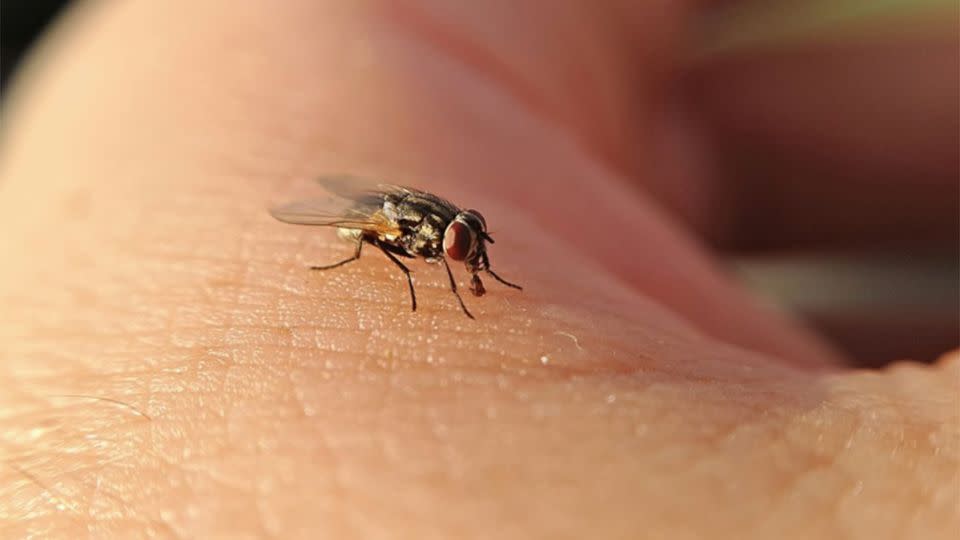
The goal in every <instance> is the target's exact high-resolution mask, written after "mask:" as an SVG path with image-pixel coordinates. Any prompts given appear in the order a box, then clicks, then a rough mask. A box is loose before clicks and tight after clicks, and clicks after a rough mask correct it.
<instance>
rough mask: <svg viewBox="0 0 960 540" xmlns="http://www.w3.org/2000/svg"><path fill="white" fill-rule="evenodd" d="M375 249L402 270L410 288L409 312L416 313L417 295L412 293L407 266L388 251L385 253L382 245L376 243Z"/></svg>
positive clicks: (411, 283) (410, 278) (411, 279)
mask: <svg viewBox="0 0 960 540" xmlns="http://www.w3.org/2000/svg"><path fill="white" fill-rule="evenodd" d="M377 247H378V248H380V251H382V252H383V254H384V255H386V256H387V258H388V259H390V260H391V261H393V264H395V265H397V266H399V267H400V270H403V273H404V274H405V275H406V276H407V285H409V286H410V310H411V311H416V310H417V293H415V292H414V291H413V278H412V277H410V269H409V268H407V265H405V264H403V263H402V262H400V259H398V258H396V257H394V256H393V253H390V252H389V251H387V250H386V248H384V247H383V245H382V244H380V243H379V242H377Z"/></svg>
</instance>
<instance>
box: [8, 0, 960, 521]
mask: <svg viewBox="0 0 960 540" xmlns="http://www.w3.org/2000/svg"><path fill="white" fill-rule="evenodd" d="M534 4H536V3H533V2H531V3H526V4H525V3H519V4H518V3H514V2H506V1H505V2H493V3H489V4H487V5H485V6H484V7H483V8H482V9H481V8H475V7H469V6H470V5H471V4H468V3H452V2H443V1H439V0H437V1H427V0H423V1H409V2H377V1H371V2H315V1H313V0H298V1H290V2H284V3H282V6H281V5H278V4H277V3H272V2H249V3H246V2H243V3H239V2H236V3H235V2H225V1H220V2H217V1H211V2H202V3H189V4H188V3H182V4H178V3H176V2H141V3H135V2H104V3H92V4H87V5H82V6H81V7H79V8H78V9H77V10H75V11H74V12H73V13H71V14H70V17H69V18H68V20H66V21H64V23H63V24H62V25H61V27H60V28H59V29H58V30H57V32H56V33H55V34H54V35H53V36H52V37H51V38H49V39H48V40H47V43H45V46H44V47H43V48H42V49H41V50H40V52H39V53H37V57H36V58H35V59H34V61H33V62H32V65H31V66H30V67H29V69H28V70H27V71H26V72H25V73H24V74H23V75H22V78H21V80H20V81H19V83H18V88H17V89H16V91H15V93H14V94H13V95H12V96H11V99H10V100H9V102H8V103H6V104H5V108H6V109H5V111H4V116H5V118H4V126H3V140H2V153H0V229H2V230H3V231H4V234H3V235H0V260H2V264H0V389H2V391H0V459H2V461H0V537H4V538H7V537H9V538H17V537H22V536H27V535H29V534H36V535H40V536H45V537H64V538H67V537H69V538H75V537H84V536H89V537H94V538H100V537H150V536H155V537H160V538H181V537H188V538H214V537H234V538H249V537H276V538H316V537H324V538H379V537H390V538H396V537H401V538H450V537H457V538H491V537H497V538H589V537H593V538H637V537H638V535H644V536H646V537H650V538H703V537H708V536H712V537H730V538H734V537H736V538H773V537H778V538H779V537H788V538H789V537H797V538H817V537H820V538H829V537H851V538H949V537H950V536H951V535H952V534H953V532H955V531H956V530H957V527H958V526H960V516H958V512H957V508H958V504H960V496H958V488H957V486H958V482H960V472H958V455H960V429H958V409H960V403H958V397H957V392H956V385H957V381H958V376H960V372H958V370H960V363H958V359H957V355H956V354H953V355H951V356H945V357H944V358H943V359H942V360H941V361H940V362H938V363H937V364H935V365H933V366H923V365H919V364H911V363H899V364H896V365H894V366H892V367H890V368H888V369H886V370H883V371H878V372H855V371H849V370H845V369H843V368H841V367H840V366H842V363H843V358H842V357H841V355H840V354H838V353H836V352H834V351H832V350H831V349H830V348H829V347H828V346H826V345H825V344H823V343H821V342H820V341H818V340H817V338H816V337H815V336H812V335H811V334H810V333H808V332H806V331H804V330H803V329H801V328H800V327H799V326H798V325H796V324H795V323H793V322H791V321H789V320H787V319H786V318H785V317H782V316H780V315H777V314H775V313H772V312H771V311H770V310H768V309H766V308H765V307H763V306H760V305H758V304H757V303H756V302H754V301H752V300H751V299H750V298H749V297H748V295H747V294H746V293H745V292H743V291H742V290H740V289H739V288H737V287H736V286H735V285H734V284H732V283H730V281H729V280H728V279H727V278H726V277H725V276H724V275H723V274H722V272H720V271H719V270H718V267H717V265H716V264H715V263H714V262H712V258H711V256H710V254H709V253H707V251H706V250H705V249H704V248H703V247H702V246H701V245H700V243H699V242H698V241H697V240H696V237H695V234H693V233H692V232H691V230H690V229H689V227H693V228H698V227H705V226H708V225H710V224H714V223H716V222H717V221H716V219H715V217H714V215H713V214H712V213H711V210H710V209H711V204H712V201H713V200H715V198H714V197H713V196H712V194H714V193H716V192H719V191H722V190H721V188H720V187H718V186H719V183H717V182H712V181H711V179H712V176H711V173H710V170H711V168H710V167H709V163H710V160H709V159H708V155H707V154H706V152H705V151H704V149H703V146H704V144H703V142H702V139H701V137H699V136H698V131H697V130H696V129H695V128H694V127H693V126H692V125H691V122H690V120H689V118H690V116H691V113H690V112H689V111H685V110H683V109H682V108H679V107H674V105H675V104H673V103H672V102H670V100H669V99H668V96H669V94H670V92H669V89H670V83H669V81H671V80H672V77H673V76H674V72H675V70H676V69H677V68H676V63H677V61H678V60H677V59H678V57H680V56H681V54H680V52H678V51H677V49H678V48H679V43H680V41H681V36H682V35H683V32H684V29H685V28H686V25H687V24H688V21H689V18H690V16H691V13H692V12H693V6H692V5H688V6H685V5H683V3H679V2H676V3H654V2H623V3H622V4H620V3H616V2H610V3H609V6H608V7H607V8H605V9H596V7H595V6H594V5H593V4H592V3H590V2H582V3H581V2H574V1H570V2H562V3H557V7H556V9H554V10H551V11H549V12H543V10H540V9H534V7H533V6H534ZM455 5H456V6H457V7H453V6H455ZM523 6H530V7H523ZM187 14H188V16H187ZM667 102H669V103H667ZM665 103H667V105H665ZM664 111H668V112H664ZM855 150H856V149H854V150H852V151H855ZM911 155H917V152H914V153H912V154H911ZM341 171H349V172H352V173H354V174H362V175H366V176H372V177H378V178H384V179H386V180H388V181H391V182H397V183H409V184H415V185H416V186H417V187H420V188H424V189H429V190H431V191H433V192H436V193H438V194H440V195H442V196H444V197H448V198H450V199H451V200H453V201H455V202H458V203H460V204H461V205H463V206H464V207H471V208H477V209H478V210H480V211H481V212H482V213H483V215H484V216H485V218H486V220H487V223H488V226H489V229H490V230H491V232H492V233H493V234H495V236H496V240H497V243H496V245H495V246H488V249H489V254H490V258H491V263H492V267H493V268H494V269H495V270H496V271H497V272H498V273H500V274H501V275H503V276H504V277H506V278H507V279H510V280H511V281H516V282H518V283H520V284H522V285H523V286H524V291H523V292H519V291H515V290H512V289H508V288H506V287H500V286H499V285H498V284H496V283H491V284H490V286H488V288H487V294H486V295H485V296H484V297H483V298H474V297H473V296H472V295H465V298H464V301H465V302H466V303H467V305H468V307H469V309H470V310H471V312H472V313H473V314H474V315H475V316H476V317H477V320H476V321H470V320H468V319H467V318H466V317H465V316H464V315H463V313H462V312H461V311H460V310H459V307H458V306H457V304H456V300H455V299H454V298H453V296H452V295H451V294H450V293H449V290H448V288H447V281H446V276H445V274H444V272H443V269H442V268H441V267H439V266H429V265H425V264H423V263H422V262H413V263H411V265H410V266H411V268H412V270H413V271H414V272H415V273H414V277H415V284H416V286H417V298H418V311H417V312H416V314H412V313H410V311H409V304H408V300H409V298H408V297H407V290H406V284H405V283H404V280H403V276H402V275H400V274H399V272H398V271H397V269H396V268H395V267H394V266H393V265H392V264H391V263H390V262H389V261H387V260H386V259H385V258H384V257H382V256H381V255H380V254H378V253H376V251H375V250H365V252H364V255H363V257H362V258H361V260H360V261H358V262H355V263H351V264H350V265H347V266H344V267H342V268H338V269H336V270H332V271H328V272H310V271H309V270H307V268H306V267H307V266H309V265H317V264H319V265H322V264H327V263H330V262H335V261H336V260H340V259H342V258H344V257H346V256H349V254H350V250H351V247H350V246H349V245H348V244H344V243H343V242H340V241H338V240H337V239H336V237H335V235H334V234H333V232H332V231H323V230H319V229H314V228H309V227H293V226H288V225H284V224H281V223H278V222H276V221H274V220H273V219H272V218H271V217H270V216H269V215H268V214H267V212H266V209H267V208H269V207H270V206H271V205H273V204H276V203H278V202H282V201H286V200H291V199H297V198H308V197H310V196H312V195H315V194H316V191H315V190H316V188H315V186H314V185H312V183H311V182H310V178H311V177H312V176H315V175H317V174H318V173H329V172H341ZM638 178H639V179H640V180H636V179H638ZM676 186H683V189H679V188H677V187H676ZM677 192H686V193H697V194H700V195H699V196H700V197H701V198H700V199H694V198H691V199H689V200H688V199H684V200H680V199H679V198H678V196H677V195H676V193H677ZM716 199H722V195H718V196H717V197H716ZM666 208H669V209H670V210H672V212H671V211H668V210H667V209H666ZM677 216H682V218H681V217H677ZM454 272H455V275H456V277H457V279H458V280H459V283H460V286H461V287H462V290H466V285H467V281H466V280H467V279H468V276H467V275H466V274H465V273H464V272H463V269H462V267H461V265H455V267H454Z"/></svg>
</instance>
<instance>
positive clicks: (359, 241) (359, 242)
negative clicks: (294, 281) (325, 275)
mask: <svg viewBox="0 0 960 540" xmlns="http://www.w3.org/2000/svg"><path fill="white" fill-rule="evenodd" d="M361 249H363V237H362V236H361V237H359V238H358V239H357V247H356V248H355V249H354V251H353V256H352V257H350V258H349V259H344V260H342V261H340V262H338V263H333V264H328V265H325V266H311V267H310V269H311V270H330V269H333V268H337V267H340V266H343V265H345V264H347V263H351V262H353V261H355V260H357V259H359V258H360V250H361Z"/></svg>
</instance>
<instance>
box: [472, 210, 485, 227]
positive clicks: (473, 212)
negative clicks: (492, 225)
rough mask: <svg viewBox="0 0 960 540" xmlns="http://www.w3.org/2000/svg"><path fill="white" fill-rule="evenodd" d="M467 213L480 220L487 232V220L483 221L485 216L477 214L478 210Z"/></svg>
mask: <svg viewBox="0 0 960 540" xmlns="http://www.w3.org/2000/svg"><path fill="white" fill-rule="evenodd" d="M467 212H468V213H470V214H473V215H474V216H475V217H476V218H477V219H479V220H480V223H481V224H482V225H483V230H487V220H485V219H483V214H481V213H480V212H477V211H476V210H467Z"/></svg>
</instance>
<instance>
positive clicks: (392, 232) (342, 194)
mask: <svg viewBox="0 0 960 540" xmlns="http://www.w3.org/2000/svg"><path fill="white" fill-rule="evenodd" d="M317 182H318V183H319V184H320V185H321V186H323V187H324V188H325V189H326V190H327V191H328V192H330V194H331V195H332V197H331V198H329V199H320V200H308V201H298V202H293V203H290V204H287V205H283V206H280V207H278V208H274V209H272V210H271V211H270V213H271V215H273V217H275V218H276V219H278V220H280V221H282V222H284V223H293V224H295V225H316V226H323V227H333V228H336V229H337V234H338V236H340V237H341V238H343V239H345V240H349V241H350V242H353V243H354V251H353V255H352V256H351V257H349V258H346V259H344V260H342V261H340V262H337V263H333V264H328V265H324V266H311V267H310V269H312V270H331V269H333V268H338V267H340V266H343V265H345V264H347V263H350V262H353V261H356V260H357V259H359V258H360V251H361V250H362V249H363V245H364V244H370V245H373V246H375V247H376V248H377V249H379V250H380V251H382V252H383V254H384V255H386V256H387V258H388V259H390V261H392V262H393V264H395V265H396V266H397V267H398V268H400V270H402V271H403V273H404V275H405V276H406V278H407V285H408V286H409V288H410V303H411V308H412V309H413V311H416V310H417V295H416V292H415V291H414V288H413V279H412V278H411V277H410V269H409V268H407V265H406V264H404V263H403V262H402V261H401V260H400V259H399V258H398V257H404V258H417V257H419V258H422V259H424V260H425V261H427V262H428V263H434V264H437V263H439V264H443V267H444V268H445V269H446V271H447V277H448V278H449V279H450V290H451V291H452V292H453V294H454V295H455V296H456V297H457V301H458V302H459V303H460V308H461V309H462V310H463V312H464V313H465V314H466V315H467V317H470V318H471V319H472V318H474V317H473V315H472V314H471V313H470V310H468V309H467V306H466V305H464V303H463V298H461V297H460V293H459V292H457V283H456V281H455V280H454V279H453V272H451V271H450V264H449V263H448V262H447V260H448V259H449V260H452V261H457V262H463V263H464V265H465V266H466V269H467V272H469V273H470V275H471V279H470V291H471V292H472V293H473V294H474V296H483V295H484V293H485V292H486V289H484V287H483V282H482V281H481V280H480V276H479V274H480V272H486V273H487V274H489V275H490V276H492V277H493V278H494V279H496V280H497V281H499V282H500V283H503V284H504V285H506V286H507V287H512V288H514V289H520V290H522V287H520V286H519V285H516V284H513V283H510V282H509V281H507V280H505V279H503V278H501V277H500V276H498V275H497V274H496V273H495V272H494V271H493V270H491V269H490V259H489V257H488V256H487V243H488V242H489V243H490V244H493V238H491V237H490V233H489V232H488V231H487V222H486V220H485V219H484V218H483V215H482V214H480V212H478V211H476V210H462V209H460V208H459V207H458V206H457V205H455V204H453V203H451V202H450V201H447V200H446V199H443V198H440V197H438V196H436V195H434V194H432V193H427V192H425V191H420V190H418V189H413V188H409V187H403V186H395V185H389V184H371V183H365V182H363V181H361V182H357V180H356V179H352V178H350V177H340V176H328V177H322V178H318V179H317Z"/></svg>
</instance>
